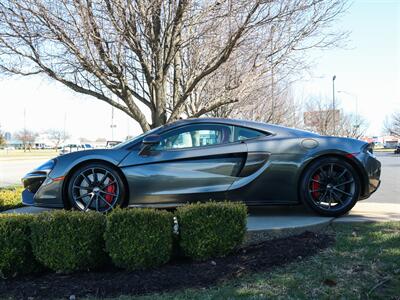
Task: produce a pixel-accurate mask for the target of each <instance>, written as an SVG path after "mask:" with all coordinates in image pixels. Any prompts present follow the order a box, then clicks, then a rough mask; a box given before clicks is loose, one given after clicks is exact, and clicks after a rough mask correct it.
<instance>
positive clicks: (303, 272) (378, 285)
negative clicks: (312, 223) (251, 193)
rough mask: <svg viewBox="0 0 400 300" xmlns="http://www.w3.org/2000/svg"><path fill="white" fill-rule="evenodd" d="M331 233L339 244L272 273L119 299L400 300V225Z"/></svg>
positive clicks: (338, 227)
mask: <svg viewBox="0 0 400 300" xmlns="http://www.w3.org/2000/svg"><path fill="white" fill-rule="evenodd" d="M329 231H330V232H333V233H335V234H336V239H337V241H336V244H335V245H334V246H333V247H332V248H330V249H327V250H325V251H323V252H322V253H320V254H318V255H316V256H314V257H311V258H308V259H301V258H299V259H298V260H297V261H296V262H294V263H291V264H288V265H286V266H284V267H278V268H275V269H271V270H270V271H269V272H265V273H259V274H252V275H246V276H244V277H241V278H239V279H235V280H233V281H230V282H226V283H223V284H220V285H218V286H215V287H210V288H208V289H201V290H198V289H197V290H196V289H188V290H183V291H177V292H172V293H166V294H151V295H147V296H143V297H137V298H133V297H123V296H122V297H119V298H118V299H121V300H122V299H149V300H150V299H400V222H392V223H364V224H334V225H333V227H332V228H330V229H329ZM182 276H185V274H182Z"/></svg>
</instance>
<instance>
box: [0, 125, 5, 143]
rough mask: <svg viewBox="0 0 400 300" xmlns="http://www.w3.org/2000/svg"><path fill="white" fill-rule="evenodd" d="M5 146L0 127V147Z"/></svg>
mask: <svg viewBox="0 0 400 300" xmlns="http://www.w3.org/2000/svg"><path fill="white" fill-rule="evenodd" d="M5 144H6V139H5V137H4V134H3V131H2V130H1V127H0V146H3V145H5Z"/></svg>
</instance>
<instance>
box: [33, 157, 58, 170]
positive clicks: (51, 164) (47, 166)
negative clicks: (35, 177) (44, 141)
mask: <svg viewBox="0 0 400 300" xmlns="http://www.w3.org/2000/svg"><path fill="white" fill-rule="evenodd" d="M55 164H56V161H55V160H54V159H50V160H49V161H46V162H45V163H44V164H42V165H40V166H39V167H37V168H36V169H35V171H43V172H46V173H49V172H50V171H51V170H53V168H54V166H55Z"/></svg>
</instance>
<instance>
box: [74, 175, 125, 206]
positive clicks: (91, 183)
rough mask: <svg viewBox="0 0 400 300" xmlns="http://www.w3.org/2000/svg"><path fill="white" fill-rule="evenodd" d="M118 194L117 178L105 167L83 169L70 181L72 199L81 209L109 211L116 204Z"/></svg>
mask: <svg viewBox="0 0 400 300" xmlns="http://www.w3.org/2000/svg"><path fill="white" fill-rule="evenodd" d="M119 196H120V187H119V184H118V181H117V178H116V177H115V176H114V174H113V172H112V171H110V170H107V169H105V168H100V167H92V168H87V169H84V170H83V171H81V172H79V174H78V175H77V176H76V177H75V179H74V180H73V183H72V195H71V198H72V201H73V202H74V203H75V205H76V207H77V208H79V209H80V210H82V211H89V210H95V211H98V212H107V211H110V210H112V209H113V208H114V207H115V205H116V204H117V202H118V199H119Z"/></svg>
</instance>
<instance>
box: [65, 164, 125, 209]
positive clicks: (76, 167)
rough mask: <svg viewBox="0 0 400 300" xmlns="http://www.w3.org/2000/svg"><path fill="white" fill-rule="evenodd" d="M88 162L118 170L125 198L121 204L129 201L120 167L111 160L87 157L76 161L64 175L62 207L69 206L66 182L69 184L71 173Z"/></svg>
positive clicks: (123, 204)
mask: <svg viewBox="0 0 400 300" xmlns="http://www.w3.org/2000/svg"><path fill="white" fill-rule="evenodd" d="M90 163H102V164H105V165H107V166H109V167H111V168H113V169H114V170H115V171H116V172H118V174H119V175H120V176H121V178H122V181H123V182H124V185H125V199H124V201H123V203H122V206H125V205H126V204H127V203H128V202H129V185H128V181H127V179H126V176H125V174H124V173H123V172H122V171H121V169H120V168H118V166H116V165H115V164H113V163H112V162H110V161H107V160H105V159H100V158H93V159H88V160H84V161H80V162H78V163H77V164H75V165H74V166H73V167H72V168H71V169H70V170H69V171H68V172H67V174H66V175H65V179H64V182H63V185H62V201H63V204H64V207H66V208H67V209H70V208H71V203H70V201H68V184H69V181H70V179H71V176H72V174H73V173H74V172H75V171H76V170H77V169H79V168H80V167H82V166H84V165H87V164H90Z"/></svg>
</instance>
